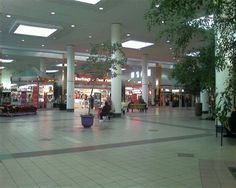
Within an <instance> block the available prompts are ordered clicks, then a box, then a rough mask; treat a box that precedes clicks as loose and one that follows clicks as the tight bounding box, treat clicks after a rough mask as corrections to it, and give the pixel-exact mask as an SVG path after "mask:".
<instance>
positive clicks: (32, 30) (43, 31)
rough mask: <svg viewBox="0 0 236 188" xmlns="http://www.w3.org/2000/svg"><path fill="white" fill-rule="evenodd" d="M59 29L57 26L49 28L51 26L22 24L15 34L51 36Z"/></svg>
mask: <svg viewBox="0 0 236 188" xmlns="http://www.w3.org/2000/svg"><path fill="white" fill-rule="evenodd" d="M56 31H57V28H49V27H40V26H32V25H24V24H20V25H19V26H18V27H17V28H16V30H15V31H14V33H15V34H20V35H30V36H37V37H49V36H50V35H52V34H53V33H54V32H56Z"/></svg>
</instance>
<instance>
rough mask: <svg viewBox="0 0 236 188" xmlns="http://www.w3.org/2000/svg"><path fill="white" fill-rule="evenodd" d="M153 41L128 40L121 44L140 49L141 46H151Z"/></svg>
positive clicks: (125, 46)
mask: <svg viewBox="0 0 236 188" xmlns="http://www.w3.org/2000/svg"><path fill="white" fill-rule="evenodd" d="M153 44H154V43H150V42H142V41H136V40H129V41H126V42H123V43H122V46H123V47H124V48H133V49H141V48H145V47H147V46H151V45H153Z"/></svg>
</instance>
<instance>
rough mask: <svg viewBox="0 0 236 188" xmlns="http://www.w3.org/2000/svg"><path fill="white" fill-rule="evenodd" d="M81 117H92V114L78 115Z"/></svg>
mask: <svg viewBox="0 0 236 188" xmlns="http://www.w3.org/2000/svg"><path fill="white" fill-rule="evenodd" d="M80 116H81V117H94V115H93V114H80Z"/></svg>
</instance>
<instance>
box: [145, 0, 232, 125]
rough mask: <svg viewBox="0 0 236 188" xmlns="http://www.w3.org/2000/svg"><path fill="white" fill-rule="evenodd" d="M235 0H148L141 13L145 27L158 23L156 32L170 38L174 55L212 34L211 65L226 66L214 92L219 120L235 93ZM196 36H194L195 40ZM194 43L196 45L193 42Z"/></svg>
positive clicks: (209, 38) (204, 41) (223, 118)
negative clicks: (222, 87)
mask: <svg viewBox="0 0 236 188" xmlns="http://www.w3.org/2000/svg"><path fill="white" fill-rule="evenodd" d="M235 12H236V1H234V0H227V1H222V0H204V1H203V0H171V1H169V0H152V1H151V6H150V9H149V10H148V12H147V13H146V15H145V17H146V19H147V21H148V28H149V29H150V30H154V29H156V28H157V27H156V26H159V27H158V29H157V30H156V31H157V34H158V35H157V36H158V37H159V38H160V37H164V38H166V39H168V40H170V41H171V42H172V44H173V46H174V49H175V51H176V56H177V57H182V56H183V55H184V54H186V51H187V50H190V49H191V48H193V47H194V48H195V49H196V48H199V47H200V46H205V45H208V43H211V41H212V36H214V38H215V57H214V59H215V69H216V71H224V70H225V69H228V70H229V79H228V80H227V81H226V83H225V84H226V88H225V90H224V91H223V92H220V93H216V95H217V96H218V100H217V102H216V108H215V110H216V115H217V117H218V118H219V119H220V121H221V122H222V123H224V122H225V121H226V120H227V113H228V112H229V111H231V109H232V105H233V104H232V96H234V95H235V93H236V92H235V86H234V84H235V67H234V66H235V65H234V64H235V60H236V59H235V55H234V54H235V47H236V46H235V43H236V40H235V38H236V36H235V30H236V18H235V16H236V14H235ZM196 38H197V39H198V40H197V41H198V42H197V43H196ZM196 44H197V46H196Z"/></svg>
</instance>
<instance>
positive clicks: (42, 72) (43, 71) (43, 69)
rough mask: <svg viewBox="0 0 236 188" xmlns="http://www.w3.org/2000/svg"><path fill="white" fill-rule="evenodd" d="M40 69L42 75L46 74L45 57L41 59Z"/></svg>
mask: <svg viewBox="0 0 236 188" xmlns="http://www.w3.org/2000/svg"><path fill="white" fill-rule="evenodd" d="M39 70H40V73H41V74H42V75H45V74H46V66H45V59H44V58H41V59H40V67H39Z"/></svg>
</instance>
